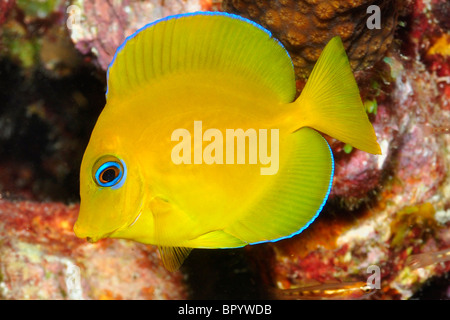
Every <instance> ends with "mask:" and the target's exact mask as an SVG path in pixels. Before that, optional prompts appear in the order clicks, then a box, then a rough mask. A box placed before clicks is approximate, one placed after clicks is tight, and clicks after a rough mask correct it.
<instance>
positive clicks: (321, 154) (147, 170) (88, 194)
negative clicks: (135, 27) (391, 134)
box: [74, 12, 381, 270]
mask: <svg viewBox="0 0 450 320" xmlns="http://www.w3.org/2000/svg"><path fill="white" fill-rule="evenodd" d="M295 95H296V87H295V76H294V69H293V65H292V61H291V59H290V57H289V54H288V53H287V51H286V50H285V49H284V47H283V46H282V45H281V44H280V42H279V41H277V40H276V39H274V38H273V37H272V35H271V33H270V32H269V31H268V30H266V29H264V28H263V27H261V26H259V25H258V24H256V23H254V22H251V21H250V20H247V19H244V18H241V17H239V16H235V15H231V14H226V13H208V12H201V13H200V12H199V13H194V14H184V15H177V16H171V17H167V18H165V19H162V20H159V21H157V22H155V23H152V24H149V25H147V26H145V27H144V28H142V29H140V30H139V31H137V32H136V33H135V34H133V35H132V36H130V37H128V38H127V39H126V41H125V42H124V44H123V45H122V46H121V47H119V49H118V50H117V52H116V54H115V57H114V59H113V61H112V62H111V64H110V66H109V68H108V90H107V93H106V98H107V102H106V106H105V108H104V110H103V112H102V113H101V115H100V117H99V118H98V120H97V123H96V125H95V128H94V130H93V132H92V135H91V139H90V141H89V145H88V146H87V148H86V151H85V154H84V157H83V161H82V164H81V170H80V196H81V205H80V213H79V217H78V220H77V222H76V224H75V227H74V231H75V234H76V235H77V236H78V237H80V238H87V240H88V241H90V242H95V241H97V240H99V239H102V238H106V237H110V238H123V239H131V240H134V241H138V242H142V243H146V244H154V245H157V246H158V248H159V251H160V253H161V257H162V260H163V262H164V265H165V266H166V267H167V268H168V269H169V270H176V269H177V268H178V267H179V266H180V265H181V264H182V262H183V261H184V259H185V258H186V256H187V255H188V254H189V252H190V250H191V249H192V248H236V247H242V246H245V245H248V244H256V243H262V242H268V241H277V240H280V239H284V238H288V237H291V236H293V235H296V234H298V233H300V232H301V231H302V230H304V229H305V228H307V227H308V226H309V224H311V223H312V221H313V220H314V219H315V218H316V217H317V215H318V214H319V212H320V211H321V210H322V207H323V206H324V204H325V202H326V200H327V197H328V194H329V192H330V188H331V182H332V177H333V170H334V161H333V155H332V153H331V150H330V147H329V146H328V144H327V142H326V140H325V139H324V138H323V137H322V135H321V134H320V133H319V132H322V133H325V134H327V135H329V136H331V137H334V138H336V139H339V140H341V141H343V142H345V143H348V144H350V145H352V146H353V147H355V148H359V149H361V150H364V151H367V152H370V153H373V154H380V153H381V152H380V147H379V145H378V143H377V140H376V136H375V132H374V129H373V127H372V125H371V123H370V122H369V119H368V117H367V114H366V112H365V110H364V107H363V104H362V102H361V98H360V96H359V90H358V87H357V85H356V81H355V79H354V77H353V74H352V71H351V68H350V65H349V63H348V58H347V55H346V53H345V50H344V47H343V45H342V42H341V40H340V38H338V37H336V38H333V39H332V40H331V41H330V42H329V43H328V45H327V46H326V47H325V49H324V50H323V52H322V54H321V56H320V58H319V60H318V61H317V63H316V65H315V67H314V70H313V72H312V73H311V76H310V78H309V80H308V82H307V84H306V86H305V88H304V89H303V92H302V94H301V96H300V97H299V98H298V99H296V100H295ZM294 100H295V101H294Z"/></svg>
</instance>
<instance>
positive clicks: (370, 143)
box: [294, 37, 381, 154]
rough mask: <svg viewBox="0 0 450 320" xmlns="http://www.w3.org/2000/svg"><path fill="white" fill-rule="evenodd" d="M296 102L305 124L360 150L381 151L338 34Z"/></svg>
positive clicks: (328, 45) (374, 152)
mask: <svg viewBox="0 0 450 320" xmlns="http://www.w3.org/2000/svg"><path fill="white" fill-rule="evenodd" d="M294 104H297V105H298V109H297V110H300V112H301V117H302V120H301V122H300V123H301V124H302V125H303V126H308V127H311V128H314V129H316V130H318V131H321V132H323V133H325V134H327V135H329V136H331V137H333V138H335V139H338V140H340V141H342V142H345V143H348V144H350V145H352V146H353V147H355V148H358V149H360V150H363V151H366V152H369V153H373V154H381V149H380V146H379V145H378V142H377V137H376V135H375V130H374V129H373V126H372V124H371V123H370V121H369V118H368V117H367V114H366V111H365V109H364V106H363V103H362V101H361V97H360V95H359V90H358V86H357V84H356V81H355V78H354V76H353V73H352V70H351V68H350V64H349V62H348V58H347V55H346V53H345V49H344V46H343V44H342V41H341V39H340V38H339V37H334V38H333V39H331V40H330V42H328V44H327V45H326V47H325V49H324V50H323V51H322V54H321V55H320V57H319V60H318V61H317V63H316V65H315V66H314V69H313V71H312V73H311V76H310V77H309V79H308V82H307V83H306V86H305V88H304V89H303V91H302V93H301V95H300V97H299V98H298V99H297V100H296V101H295V102H294ZM298 128H299V126H297V128H295V129H294V130H296V129H298Z"/></svg>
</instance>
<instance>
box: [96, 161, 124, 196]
mask: <svg viewBox="0 0 450 320" xmlns="http://www.w3.org/2000/svg"><path fill="white" fill-rule="evenodd" d="M125 173H126V170H125V163H124V162H123V161H122V160H119V159H118V158H116V157H114V156H105V157H101V158H100V159H98V160H97V162H96V163H95V165H94V167H93V171H92V175H93V179H94V181H95V183H97V185H99V186H100V187H115V188H113V189H116V188H119V187H121V186H122V184H123V182H124V181H122V179H124V176H125Z"/></svg>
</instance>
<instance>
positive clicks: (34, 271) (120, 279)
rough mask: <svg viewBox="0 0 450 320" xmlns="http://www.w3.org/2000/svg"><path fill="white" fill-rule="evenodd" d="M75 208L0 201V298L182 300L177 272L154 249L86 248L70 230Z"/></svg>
mask: <svg viewBox="0 0 450 320" xmlns="http://www.w3.org/2000/svg"><path fill="white" fill-rule="evenodd" d="M77 214H78V205H73V206H65V205H63V204H59V203H36V202H27V201H23V202H10V201H6V200H0V243H1V244H2V245H1V247H0V299H183V298H185V297H186V291H185V287H184V284H183V277H182V275H181V274H180V273H178V272H176V273H170V272H168V271H167V270H165V269H164V267H163V266H162V264H161V263H160V259H159V257H158V254H157V252H156V249H155V248H154V247H150V246H145V245H142V244H137V243H134V242H130V241H124V240H114V241H113V240H104V241H100V242H98V243H96V244H89V243H87V242H86V241H84V240H81V239H78V238H76V237H75V235H74V233H73V231H72V227H73V224H74V222H75V219H76V216H77Z"/></svg>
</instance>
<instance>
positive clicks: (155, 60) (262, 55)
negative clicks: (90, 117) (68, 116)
mask: <svg viewBox="0 0 450 320" xmlns="http://www.w3.org/2000/svg"><path fill="white" fill-rule="evenodd" d="M197 72H206V73H205V74H206V75H207V74H208V72H209V73H210V74H211V72H212V73H214V74H227V75H229V74H230V73H231V74H233V75H234V74H235V75H236V77H241V78H242V79H243V80H244V81H245V82H246V83H252V84H255V85H259V86H261V87H262V90H264V91H268V92H273V93H274V94H275V95H276V98H277V99H278V101H280V102H285V103H287V102H291V101H292V100H293V99H294V97H295V75H294V69H293V66H292V61H291V59H290V57H289V54H288V53H287V51H286V50H285V49H284V47H283V46H282V45H281V44H280V42H279V41H278V40H276V39H274V38H272V35H271V33H270V32H269V31H268V30H266V29H264V28H263V27H261V26H259V25H258V24H256V23H254V22H252V21H250V20H247V19H244V18H242V17H239V16H236V15H232V14H228V13H219V12H215V13H212V12H198V13H190V14H182V15H176V16H170V17H167V18H165V19H162V20H158V21H156V22H154V23H151V24H148V25H146V26H144V27H143V28H141V29H140V30H138V31H137V32H136V33H134V34H133V35H131V36H129V37H128V38H127V39H126V40H125V42H124V43H123V44H122V45H121V46H120V47H119V48H118V50H117V52H116V54H115V56H114V59H113V61H112V62H111V64H110V66H109V68H108V91H107V94H106V96H107V100H108V101H110V100H111V99H113V98H115V97H125V96H126V95H128V94H130V93H132V92H133V90H134V89H136V88H137V87H141V86H143V85H145V84H147V85H151V83H152V82H155V81H158V80H161V79H162V78H164V77H165V76H167V75H177V74H179V75H186V76H189V75H190V74H193V73H197ZM188 79H189V78H188V77H187V81H188ZM205 81H208V79H207V78H206V79H205ZM236 85H237V86H238V84H236ZM238 89H242V88H238Z"/></svg>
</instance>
